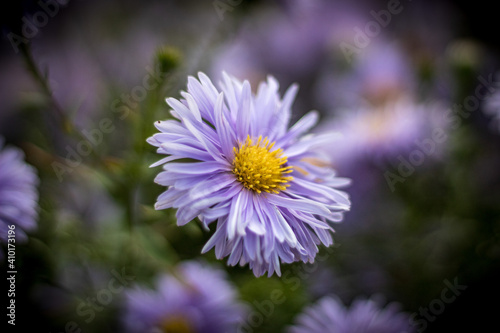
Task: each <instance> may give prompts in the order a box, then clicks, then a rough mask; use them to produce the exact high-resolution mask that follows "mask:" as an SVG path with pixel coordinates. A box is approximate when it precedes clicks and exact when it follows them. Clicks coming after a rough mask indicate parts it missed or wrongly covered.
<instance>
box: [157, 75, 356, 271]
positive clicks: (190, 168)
mask: <svg viewBox="0 0 500 333" xmlns="http://www.w3.org/2000/svg"><path fill="white" fill-rule="evenodd" d="M199 79H200V80H199V81H198V80H196V79H195V78H194V77H190V78H189V80H188V91H187V92H182V96H183V99H181V100H176V99H173V98H168V99H167V103H168V104H169V105H170V106H171V107H172V109H173V110H172V114H173V116H174V117H175V118H177V119H176V120H167V121H158V122H156V127H157V128H158V129H159V130H160V132H161V133H158V134H155V135H153V136H152V137H151V138H149V139H148V142H149V143H150V144H152V145H153V146H156V147H158V150H157V151H158V153H160V154H167V155H169V156H168V157H166V158H164V159H162V160H160V161H159V162H157V163H155V164H153V166H156V165H160V164H164V167H163V168H164V171H162V172H160V173H159V174H158V176H157V177H156V179H155V181H156V182H157V183H158V184H160V185H163V186H167V187H168V189H167V191H166V192H164V193H163V194H161V195H160V196H159V197H158V200H157V203H156V205H155V207H156V209H165V208H171V207H173V208H177V215H176V216H177V223H178V225H184V224H186V223H188V222H189V221H191V220H193V219H194V218H196V217H198V218H199V219H200V220H201V222H202V224H203V226H204V227H206V228H207V229H208V226H209V224H211V223H213V222H216V224H217V227H216V230H215V233H214V234H213V236H212V238H211V239H210V240H209V241H208V242H207V244H206V245H205V247H204V248H203V250H202V252H206V251H208V250H210V249H211V248H212V247H215V254H216V256H217V258H219V259H221V258H223V257H226V256H229V260H228V263H229V264H230V265H236V264H237V263H239V264H240V265H245V264H247V263H248V264H249V266H250V268H251V269H252V270H253V272H254V274H255V275H256V276H260V275H263V274H264V273H265V272H266V271H268V275H269V276H271V275H272V274H273V273H274V272H275V271H276V272H277V274H278V275H279V274H280V261H281V262H285V263H291V262H294V261H299V260H301V261H303V262H307V261H309V262H313V261H314V257H315V255H316V253H317V252H318V247H317V245H318V244H320V243H323V244H324V245H326V246H329V245H331V244H332V242H333V240H332V237H331V232H332V231H333V229H332V227H331V225H330V224H329V222H331V221H337V222H338V221H341V220H342V212H343V211H346V210H348V209H349V207H350V202H349V200H348V197H347V194H345V193H344V192H341V191H339V190H337V189H336V188H335V187H338V186H342V185H346V184H348V183H349V180H347V179H342V178H338V177H337V176H336V173H335V171H334V170H332V169H331V168H330V167H329V164H328V163H326V162H324V161H323V160H321V157H322V156H320V155H319V154H318V153H316V152H315V151H314V147H316V146H318V145H321V144H322V143H325V142H331V141H332V140H334V139H335V138H336V136H335V135H332V134H325V135H319V136H313V135H306V136H304V133H305V132H307V131H308V130H309V129H310V128H311V127H312V126H314V125H315V123H316V121H317V119H318V115H317V113H315V112H311V113H309V114H307V115H305V116H304V117H303V118H302V119H300V120H299V121H298V122H297V123H296V124H295V125H293V126H292V127H291V128H288V124H289V121H290V117H291V110H290V108H291V104H292V102H293V99H294V97H295V94H296V92H297V87H296V86H292V87H291V88H290V89H288V90H287V92H286V93H285V96H284V97H283V99H281V98H280V96H279V94H278V88H279V86H278V83H277V82H276V80H275V79H274V78H272V77H269V78H268V80H267V82H263V83H261V84H260V85H259V87H258V91H257V93H256V94H253V93H252V91H251V88H250V84H249V82H248V81H244V82H240V81H238V80H236V79H234V78H231V77H229V76H228V75H226V74H225V73H224V81H223V84H221V88H222V91H219V90H218V89H217V88H216V87H215V86H214V85H213V84H212V82H211V81H210V79H209V78H208V77H207V76H206V75H204V74H203V73H199ZM186 158H188V159H191V160H194V162H173V161H174V160H179V159H186Z"/></svg>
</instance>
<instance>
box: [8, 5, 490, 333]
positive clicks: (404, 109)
mask: <svg viewBox="0 0 500 333" xmlns="http://www.w3.org/2000/svg"><path fill="white" fill-rule="evenodd" d="M40 3H42V5H41V4H40ZM54 3H55V4H57V6H55V5H54ZM51 4H52V7H46V8H48V9H44V7H43V6H46V2H43V0H41V2H40V1H38V2H37V1H17V2H15V3H11V4H10V5H9V7H8V8H5V5H4V8H3V9H2V11H1V16H2V21H1V23H2V30H3V31H2V32H3V40H2V43H1V45H0V50H1V54H0V73H1V80H0V87H1V88H0V100H1V106H0V136H1V137H2V138H3V139H4V140H5V143H6V144H7V145H9V146H14V147H17V148H19V149H21V150H22V151H23V152H24V155H25V160H26V162H27V163H29V164H30V165H32V166H34V167H35V168H36V171H37V175H38V177H39V179H40V181H39V184H38V186H37V191H38V193H39V199H38V217H37V227H36V228H35V229H33V230H31V231H29V232H28V239H27V240H26V241H25V242H24V243H22V244H19V245H18V246H17V247H16V264H17V267H18V274H17V280H16V304H17V312H16V318H17V321H16V327H15V328H16V330H12V331H13V332H14V331H16V332H17V331H25V330H27V329H28V328H30V327H32V325H33V323H36V327H37V330H38V331H45V332H63V331H64V330H65V325H66V324H67V323H68V322H69V321H74V322H76V323H78V328H80V329H81V330H82V331H83V332H116V331H122V329H123V328H122V327H121V323H122V317H123V304H124V293H117V294H114V295H113V299H112V301H110V302H109V304H106V306H103V307H102V309H101V310H98V311H97V310H96V311H95V318H93V319H92V320H90V322H87V321H86V320H85V319H86V318H87V317H85V316H82V315H81V314H79V313H78V312H77V308H78V306H79V305H81V303H82V302H84V301H85V299H87V298H88V297H95V295H96V294H98V292H99V291H100V290H102V289H103V288H105V287H106V285H107V283H108V281H109V280H110V278H112V276H113V271H115V272H116V271H121V270H122V269H125V270H126V272H127V274H130V275H131V276H134V282H133V284H137V285H144V286H152V285H153V281H154V279H155V277H156V276H158V275H159V274H162V273H165V272H168V271H169V270H170V269H171V268H172V267H174V266H175V265H177V264H179V263H181V262H183V261H189V260H198V259H203V260H205V261H207V262H209V263H210V264H211V265H213V266H214V267H217V268H219V269H222V270H224V271H226V272H227V276H228V279H229V281H230V282H231V283H232V284H234V286H235V287H236V289H237V291H238V298H239V299H240V300H241V301H243V302H245V303H247V304H248V305H249V308H250V311H254V313H255V312H259V311H260V310H259V309H258V304H260V303H261V302H264V301H265V300H268V299H269V298H270V295H271V293H272V292H273V291H275V290H281V291H282V292H283V295H285V297H286V301H285V302H283V303H281V304H276V305H275V307H274V309H273V311H272V313H271V314H269V315H266V314H263V317H262V318H263V320H262V323H260V324H258V325H255V327H253V328H252V331H253V332H281V331H284V330H285V328H286V327H288V326H289V325H291V324H293V320H294V318H295V317H296V316H297V314H299V313H300V312H301V311H302V310H303V309H304V308H305V307H306V306H308V305H310V304H313V303H314V302H315V301H316V300H318V299H319V298H321V297H322V296H324V295H336V296H338V297H339V298H340V299H341V300H342V301H343V302H344V303H345V304H346V305H347V306H348V305H349V304H350V303H351V302H352V301H353V300H355V299H357V298H359V297H372V296H374V295H376V296H377V297H382V299H384V302H386V303H389V302H397V303H399V304H400V305H401V308H402V310H403V311H405V312H406V313H408V314H409V315H411V314H414V313H417V314H418V315H417V317H414V318H416V319H422V318H424V317H423V316H422V315H421V314H420V311H421V308H429V306H432V305H431V304H434V305H435V304H437V301H435V300H440V299H441V297H442V291H443V289H445V288H446V287H447V284H446V283H445V282H444V281H449V282H452V283H453V281H458V284H459V285H463V286H466V287H467V289H465V290H463V291H461V292H460V295H458V296H457V297H456V299H455V300H454V301H453V302H450V303H446V304H445V308H444V309H443V310H442V311H438V312H439V314H438V315H435V316H434V315H433V316H432V320H425V325H424V324H418V325H417V324H415V325H414V328H415V329H416V330H417V329H419V330H420V331H425V332H451V331H455V330H457V329H460V328H461V329H464V328H471V329H473V330H474V331H486V329H487V328H488V327H489V326H491V325H493V326H492V327H496V326H495V324H496V316H497V315H498V311H499V310H500V309H499V307H498V299H499V297H500V287H499V284H498V282H499V281H500V266H499V263H500V261H499V260H500V243H499V241H500V215H499V213H500V193H499V188H500V173H499V170H500V126H499V124H500V123H499V122H498V120H499V119H500V103H499V102H498V101H500V99H499V98H500V97H499V96H500V84H496V83H495V82H497V80H498V81H499V82H500V77H499V76H497V71H498V70H499V60H500V58H499V51H500V50H499V46H500V40H499V39H498V33H497V30H498V29H497V27H496V23H495V22H496V12H495V10H494V9H493V7H492V6H493V5H492V4H490V3H488V2H486V1H473V2H470V1H423V0H413V1H411V0H407V1H401V2H398V1H356V2H354V1H338V0H332V1H326V0H324V1H320V0H310V1H305V0H302V1H291V0H290V1H285V0H283V1H235V0H233V1H224V0H221V1H194V0H192V1H150V0H148V1H131V0H129V1H110V0H108V1H83V0H66V1H62V0H61V1H59V2H54V1H53V2H51ZM391 6H393V7H391ZM390 8H392V9H393V13H392V14H391V15H389V16H387V15H386V16H383V14H381V13H382V11H384V12H385V13H391V12H389V11H388V10H389V9H390ZM56 9H57V10H56ZM40 11H45V12H46V13H48V15H45V17H46V18H47V20H46V21H45V20H43V16H40V14H38V16H37V13H39V12H40ZM48 11H50V12H48ZM49 14H50V15H49ZM33 17H35V18H36V17H38V19H40V20H41V21H38V27H37V26H33V21H32V19H33ZM376 18H378V20H381V21H377V19H376ZM26 20H27V21H28V22H31V23H26ZM30 20H31V21H30ZM30 24H31V25H30ZM370 29H371V30H370ZM13 34H15V35H16V36H18V37H20V38H21V39H13V37H12V36H14V35H13ZM9 36H10V37H9ZM199 71H202V72H204V73H206V74H207V75H209V76H210V77H211V78H212V80H213V81H214V82H218V80H219V79H220V78H221V72H222V71H226V72H228V73H229V74H232V75H234V76H236V77H238V78H240V79H241V80H244V79H247V80H249V81H250V82H251V83H252V86H253V87H256V84H257V83H258V82H259V81H261V80H263V79H265V78H266V76H267V75H273V76H274V77H276V78H277V80H278V81H279V82H280V90H281V91H282V92H284V90H285V89H286V88H287V87H288V86H289V85H290V84H293V83H297V84H298V85H299V88H300V90H299V93H298V96H297V100H296V102H295V104H294V107H293V111H294V120H297V119H299V118H300V117H301V116H302V115H303V114H305V113H306V112H307V111H309V110H318V111H319V112H320V114H321V121H320V124H319V125H318V126H317V127H316V128H315V129H314V131H316V132H323V131H337V132H339V133H341V134H342V135H343V140H341V141H340V142H335V143H332V144H331V145H328V146H327V147H324V151H325V154H326V155H328V156H329V157H331V160H332V163H333V165H334V167H335V168H336V169H337V171H338V174H339V175H340V176H344V177H349V178H351V179H352V185H351V186H350V187H348V188H346V191H347V192H348V193H349V194H350V196H351V199H352V208H351V211H350V212H348V213H347V214H346V216H345V219H344V221H342V222H341V223H339V224H336V225H335V226H334V227H335V230H336V233H335V235H334V239H335V245H334V246H333V247H332V248H330V249H322V250H321V251H320V255H319V257H318V258H319V259H318V260H317V262H316V263H315V264H308V265H304V264H293V265H285V266H283V267H282V272H283V276H282V277H281V278H280V277H278V276H273V277H271V278H268V277H260V278H255V277H254V276H253V274H252V273H251V271H250V270H249V269H248V267H227V265H226V264H225V261H219V260H216V259H215V255H214V253H213V251H210V252H209V253H207V254H204V255H201V253H200V252H201V248H202V247H203V245H204V243H205V242H206V241H207V240H208V238H209V237H210V235H211V234H212V233H213V230H211V231H210V232H207V231H205V230H203V229H202V228H201V227H200V226H199V225H198V224H197V223H196V222H192V223H189V224H188V225H186V226H183V227H178V226H176V222H175V215H174V213H175V212H174V211H170V210H167V211H155V210H154V202H155V200H156V197H157V196H158V195H159V194H160V193H161V192H162V191H163V190H164V189H162V188H161V187H160V186H159V185H156V184H155V183H154V182H153V179H154V177H155V175H156V173H157V172H158V168H149V165H151V164H152V163H154V162H155V161H157V160H158V159H159V158H160V156H157V155H156V153H155V150H154V148H153V147H151V146H149V145H148V144H147V143H146V141H145V140H146V138H148V137H149V136H151V135H152V134H153V133H154V132H155V131H156V130H155V128H154V126H153V122H154V121H155V120H159V119H165V118H167V116H168V111H169V110H168V107H167V105H166V103H165V102H164V99H165V97H168V96H172V97H180V91H181V90H184V89H185V86H186V83H187V76H188V75H196V74H197V73H198V72H199ZM151 78H152V80H153V81H152V80H151ZM485 81H487V82H491V84H489V85H487V86H486V85H485V83H484V82H485ZM151 82H153V83H157V84H154V87H153V88H151V89H150V88H149V87H151V86H152V85H151V84H150V83H151ZM481 87H482V88H481ZM478 89H479V90H478ZM478 91H479V93H478ZM464 110H465V111H464ZM97 133H100V134H97ZM92 135H94V136H92ZM89 138H92V139H93V140H94V143H93V144H92V149H90V150H91V152H90V150H88V151H87V150H85V148H86V147H83V146H82V142H83V141H85V140H86V141H87V142H90V141H89V140H90V139H89ZM78 147H80V148H78ZM78 149H83V151H84V152H85V153H84V154H82V153H78ZM75 152H76V153H75ZM0 172H1V170H0ZM0 200H1V199H0ZM3 248H4V252H5V249H6V247H5V244H3ZM1 265H2V266H1V270H2V273H4V272H6V271H7V266H6V260H5V258H3V262H2V264H1ZM3 280H4V281H5V279H3ZM131 286H132V284H131ZM7 289H8V288H7V285H6V286H5V292H6V290H7ZM2 293H4V290H2ZM256 304H257V305H256ZM4 309H5V308H4ZM260 313H261V314H262V312H260ZM4 320H5V316H4ZM424 326H425V330H424ZM10 329H11V328H10ZM9 331H11V330H9Z"/></svg>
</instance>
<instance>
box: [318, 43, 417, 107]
mask: <svg viewBox="0 0 500 333" xmlns="http://www.w3.org/2000/svg"><path fill="white" fill-rule="evenodd" d="M380 38H381V39H377V40H376V41H372V43H371V44H370V46H369V47H367V48H366V49H363V51H362V52H360V54H359V55H357V56H356V58H355V59H354V60H353V63H352V70H350V71H346V72H344V73H339V72H338V71H324V72H323V73H322V75H321V78H320V79H319V80H318V83H317V87H316V88H317V89H316V91H317V98H318V99H319V100H320V101H321V102H322V103H323V104H324V105H328V106H329V108H330V109H332V110H335V109H337V108H339V107H340V108H345V107H349V108H353V107H357V106H360V105H362V104H363V103H371V104H380V103H384V102H385V101H387V100H390V99H394V98H398V96H400V95H401V94H409V93H411V94H413V93H414V92H415V88H416V86H417V79H416V75H415V73H414V68H412V63H411V61H410V60H409V57H408V55H407V54H406V53H405V52H404V49H403V47H402V45H401V44H398V43H394V42H390V41H388V40H385V39H382V37H380Z"/></svg>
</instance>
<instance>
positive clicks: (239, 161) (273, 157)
mask: <svg viewBox="0 0 500 333" xmlns="http://www.w3.org/2000/svg"><path fill="white" fill-rule="evenodd" d="M273 146H274V142H273V143H270V142H269V140H268V139H267V138H264V140H262V136H259V138H258V139H257V142H254V141H253V140H252V139H251V138H250V136H247V139H246V141H245V143H244V144H241V143H240V144H239V147H238V148H237V147H233V150H234V160H233V173H234V174H235V175H236V178H237V179H238V180H239V181H240V182H241V183H242V184H243V186H245V187H246V188H247V189H249V190H253V191H255V192H257V193H259V194H260V193H261V192H263V191H264V192H268V193H279V192H280V191H283V190H285V189H286V188H287V187H288V186H290V185H287V184H286V183H288V182H289V181H291V180H292V179H293V177H291V176H289V177H285V176H284V175H285V174H287V173H290V172H292V171H293V170H292V167H291V166H284V165H285V164H286V162H287V158H286V156H282V154H283V150H282V149H281V148H280V149H276V150H274V151H271V149H272V148H273Z"/></svg>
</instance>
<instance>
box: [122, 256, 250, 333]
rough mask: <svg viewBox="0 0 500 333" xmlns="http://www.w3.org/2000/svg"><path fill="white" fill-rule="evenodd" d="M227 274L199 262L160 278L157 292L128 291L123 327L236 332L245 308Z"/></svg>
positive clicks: (135, 332)
mask: <svg viewBox="0 0 500 333" xmlns="http://www.w3.org/2000/svg"><path fill="white" fill-rule="evenodd" d="M236 296H237V293H236V289H235V288H234V287H233V286H232V285H231V284H230V283H229V282H228V281H227V279H226V275H225V272H224V271H222V270H219V269H215V268H213V267H210V266H209V265H208V264H203V263H200V262H196V261H185V262H182V263H181V264H179V265H178V266H177V267H176V269H175V272H173V274H163V275H161V276H160V277H159V278H158V279H157V281H156V285H155V289H154V290H152V289H146V288H144V287H135V288H134V289H132V290H129V291H127V292H126V308H125V311H124V314H123V315H124V316H123V326H124V330H125V331H126V332H130V333H139V332H141V333H142V332H192V333H198V332H199V333H220V332H228V333H229V332H235V331H236V325H238V324H239V323H240V322H241V321H242V320H243V315H244V314H245V313H246V310H247V308H246V306H245V305H244V304H243V303H239V302H238V301H237V299H236Z"/></svg>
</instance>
